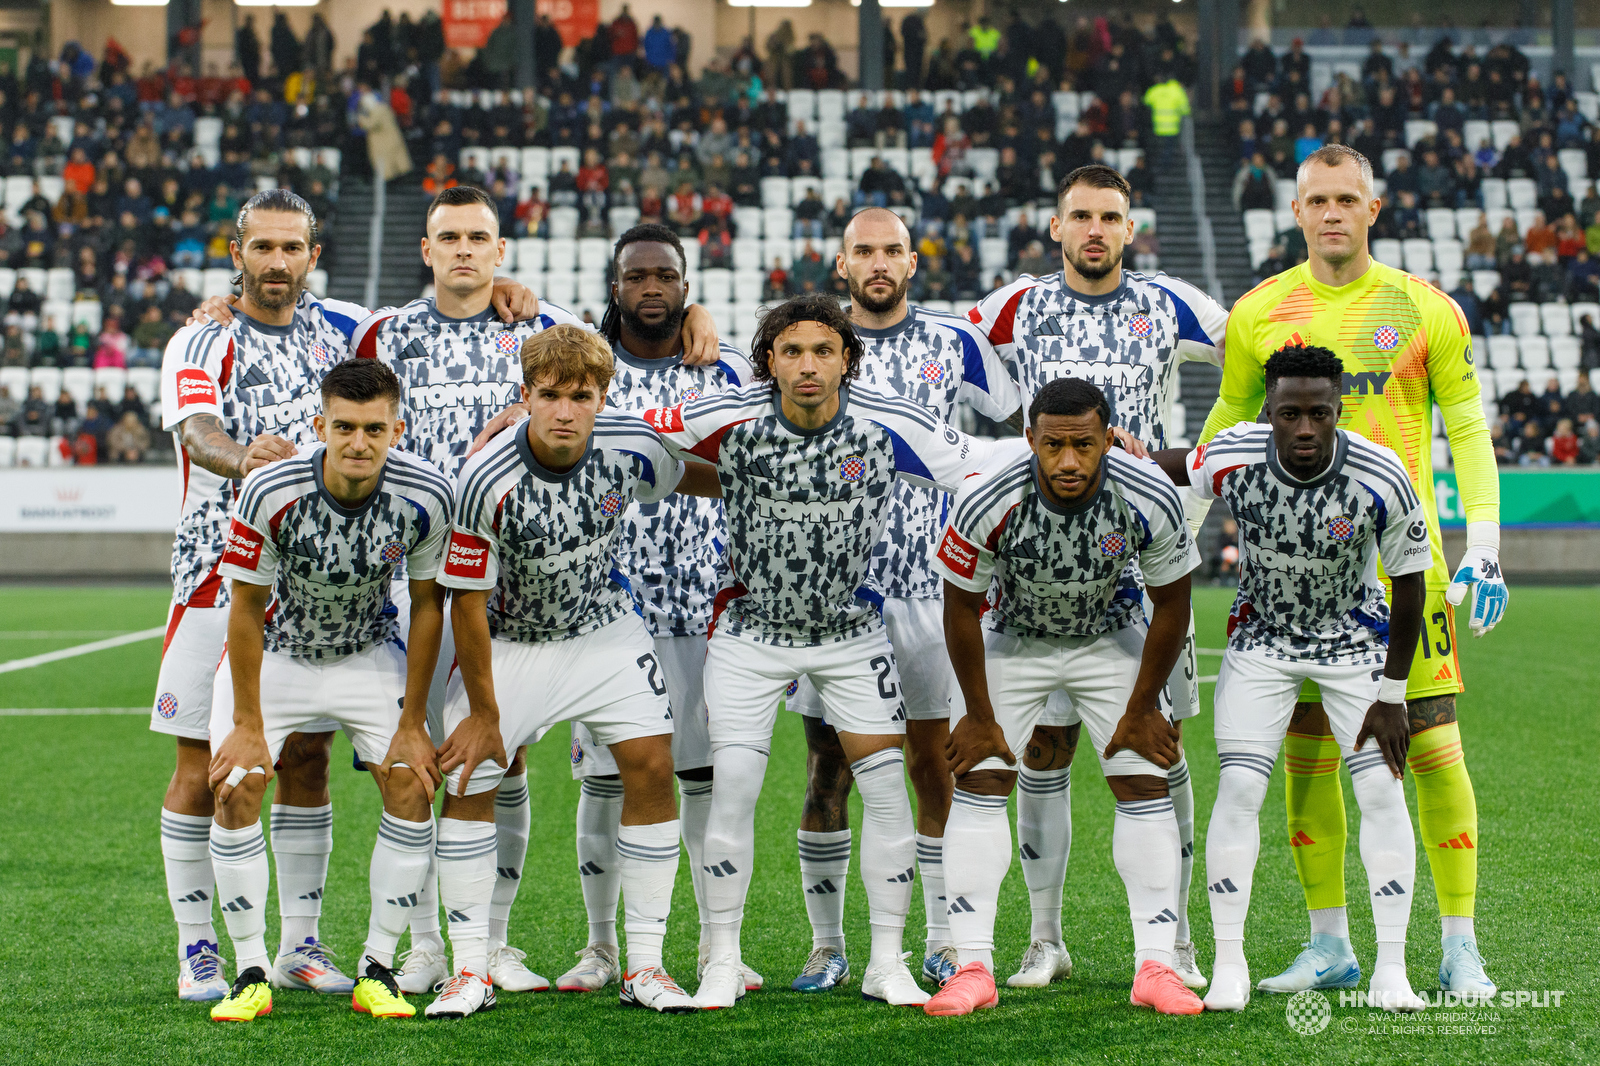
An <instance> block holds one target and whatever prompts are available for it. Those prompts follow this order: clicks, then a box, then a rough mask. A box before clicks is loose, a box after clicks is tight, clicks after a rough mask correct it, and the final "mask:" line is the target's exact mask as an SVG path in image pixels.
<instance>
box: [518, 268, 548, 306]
mask: <svg viewBox="0 0 1600 1066" xmlns="http://www.w3.org/2000/svg"><path fill="white" fill-rule="evenodd" d="M511 276H512V277H513V278H515V279H516V282H517V284H518V285H526V286H527V287H528V288H529V289H530V290H531V291H532V292H533V293H534V295H536V296H538V297H539V299H540V300H541V301H543V300H544V299H545V297H546V295H547V293H546V289H547V288H548V286H547V285H546V284H545V274H544V271H542V270H524V269H522V268H521V267H518V268H517V272H516V273H515V274H512V275H511Z"/></svg>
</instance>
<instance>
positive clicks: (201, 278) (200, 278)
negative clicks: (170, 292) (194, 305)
mask: <svg viewBox="0 0 1600 1066" xmlns="http://www.w3.org/2000/svg"><path fill="white" fill-rule="evenodd" d="M172 273H173V275H174V276H175V277H176V278H177V280H178V281H180V282H182V283H183V287H184V288H186V289H188V290H189V291H190V292H194V293H198V292H199V291H200V290H201V289H202V288H203V287H204V286H205V283H206V274H205V271H203V270H200V269H198V268H195V267H180V268H179V269H177V270H174V271H173V272H172Z"/></svg>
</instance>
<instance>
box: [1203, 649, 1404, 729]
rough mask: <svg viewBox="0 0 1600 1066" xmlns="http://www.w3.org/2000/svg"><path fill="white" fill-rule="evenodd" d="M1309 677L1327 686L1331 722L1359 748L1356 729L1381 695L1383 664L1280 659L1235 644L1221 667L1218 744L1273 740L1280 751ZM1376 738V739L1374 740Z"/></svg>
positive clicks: (1326, 702)
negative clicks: (1279, 746)
mask: <svg viewBox="0 0 1600 1066" xmlns="http://www.w3.org/2000/svg"><path fill="white" fill-rule="evenodd" d="M1307 678H1309V679H1311V680H1312V681H1315V682H1316V683H1317V686H1318V687H1319V688H1321V689H1322V706H1323V709H1325V710H1326V711H1327V712H1328V725H1329V726H1330V727H1331V728H1332V729H1333V735H1334V738H1335V739H1336V740H1338V742H1339V747H1340V748H1341V749H1342V750H1344V751H1346V752H1350V751H1354V750H1355V742H1356V734H1357V733H1359V732H1361V723H1362V722H1363V721H1364V720H1365V719H1366V717H1367V710H1368V708H1370V707H1371V706H1372V702H1373V701H1374V700H1376V699H1377V698H1378V683H1379V682H1380V681H1381V680H1382V678H1383V665H1382V664H1378V665H1376V666H1374V665H1372V664H1371V663H1368V664H1366V665H1364V666H1344V665H1338V666H1329V665H1326V664H1323V663H1311V662H1297V661H1294V660H1290V659H1277V658H1273V657H1272V656H1270V655H1264V654H1262V653H1260V652H1250V651H1235V650H1234V649H1232V648H1229V649H1228V650H1227V651H1226V652H1225V653H1224V654H1223V656H1222V667H1221V669H1220V670H1218V671H1217V695H1216V699H1215V701H1214V703H1213V713H1214V714H1215V716H1216V729H1215V733H1216V737H1217V746H1218V747H1219V748H1222V747H1224V746H1225V743H1226V742H1229V741H1232V742H1238V743H1244V744H1249V745H1251V746H1252V747H1254V746H1256V745H1270V746H1271V748H1272V750H1273V751H1274V752H1276V751H1277V748H1278V745H1279V744H1281V743H1282V742H1283V737H1284V734H1285V733H1287V732H1288V731H1289V717H1290V715H1291V714H1293V712H1294V705H1295V701H1296V700H1298V699H1299V696H1300V684H1301V682H1303V681H1305V680H1306V679H1307ZM1369 743H1370V742H1369Z"/></svg>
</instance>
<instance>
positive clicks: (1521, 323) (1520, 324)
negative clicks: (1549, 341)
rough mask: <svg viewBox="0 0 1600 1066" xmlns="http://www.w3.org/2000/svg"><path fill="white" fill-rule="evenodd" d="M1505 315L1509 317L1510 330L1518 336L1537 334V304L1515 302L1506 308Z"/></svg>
mask: <svg viewBox="0 0 1600 1066" xmlns="http://www.w3.org/2000/svg"><path fill="white" fill-rule="evenodd" d="M1506 317H1508V318H1510V319H1511V332H1512V333H1514V334H1515V335H1516V336H1518V337H1536V336H1538V335H1539V305H1538V304H1533V303H1516V304H1512V305H1511V306H1510V307H1509V308H1507V315H1506Z"/></svg>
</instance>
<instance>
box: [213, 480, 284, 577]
mask: <svg viewBox="0 0 1600 1066" xmlns="http://www.w3.org/2000/svg"><path fill="white" fill-rule="evenodd" d="M265 471H267V468H266V467H261V468H259V469H258V470H256V471H252V472H251V476H249V477H246V478H245V480H244V483H243V485H242V487H241V488H240V491H239V496H238V498H237V499H236V500H235V501H234V504H233V509H232V510H231V511H230V513H229V515H228V533H227V537H226V539H225V540H224V542H223V546H222V561H221V563H220V565H219V566H218V572H219V573H220V574H221V575H222V576H223V577H225V578H227V579H228V580H230V581H242V582H244V583H245V584H246V585H270V584H272V582H273V580H274V579H275V578H276V577H277V574H278V559H279V555H280V553H279V551H278V545H277V542H276V541H275V540H274V539H273V535H272V523H271V521H270V520H269V517H268V516H267V515H266V514H265V513H263V511H264V506H265V499H266V497H265V495H264V494H263V493H261V492H259V491H252V490H253V489H255V488H256V485H253V484H252V482H256V484H259V482H260V479H259V478H257V477H256V476H255V475H256V474H258V473H262V472H265Z"/></svg>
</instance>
